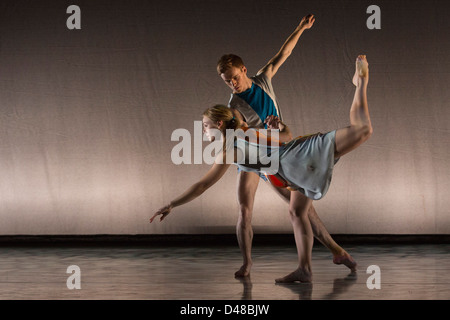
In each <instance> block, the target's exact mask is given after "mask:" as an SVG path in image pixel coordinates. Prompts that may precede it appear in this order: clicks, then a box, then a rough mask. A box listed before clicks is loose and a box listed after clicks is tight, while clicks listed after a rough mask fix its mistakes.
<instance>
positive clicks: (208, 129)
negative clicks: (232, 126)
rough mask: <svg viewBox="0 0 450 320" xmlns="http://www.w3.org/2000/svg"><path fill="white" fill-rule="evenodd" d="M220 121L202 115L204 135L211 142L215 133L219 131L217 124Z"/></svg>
mask: <svg viewBox="0 0 450 320" xmlns="http://www.w3.org/2000/svg"><path fill="white" fill-rule="evenodd" d="M221 123H222V121H219V122H218V123H217V122H213V121H212V120H211V119H210V118H208V117H207V116H203V133H204V134H205V135H206V137H207V138H208V139H209V141H211V142H212V141H214V140H215V139H216V136H217V133H219V132H220V129H219V126H220V125H221ZM214 130H216V131H214Z"/></svg>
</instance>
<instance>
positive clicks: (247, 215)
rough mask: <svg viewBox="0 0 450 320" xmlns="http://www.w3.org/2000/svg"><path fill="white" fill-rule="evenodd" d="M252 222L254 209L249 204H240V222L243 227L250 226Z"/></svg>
mask: <svg viewBox="0 0 450 320" xmlns="http://www.w3.org/2000/svg"><path fill="white" fill-rule="evenodd" d="M251 223H252V210H251V208H250V207H249V206H246V205H240V206H239V224H240V225H241V226H242V227H246V226H250V225H251Z"/></svg>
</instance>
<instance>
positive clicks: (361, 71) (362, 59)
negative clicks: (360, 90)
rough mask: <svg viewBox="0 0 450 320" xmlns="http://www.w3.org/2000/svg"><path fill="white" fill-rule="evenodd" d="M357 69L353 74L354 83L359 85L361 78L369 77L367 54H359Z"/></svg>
mask: <svg viewBox="0 0 450 320" xmlns="http://www.w3.org/2000/svg"><path fill="white" fill-rule="evenodd" d="M355 64H356V68H355V69H356V70H355V74H354V75H353V81H352V82H353V84H354V85H355V86H356V87H357V86H358V83H359V81H358V80H359V79H361V78H364V79H367V78H368V77H369V63H368V62H367V58H366V56H365V55H359V56H358V57H357V58H356V62H355Z"/></svg>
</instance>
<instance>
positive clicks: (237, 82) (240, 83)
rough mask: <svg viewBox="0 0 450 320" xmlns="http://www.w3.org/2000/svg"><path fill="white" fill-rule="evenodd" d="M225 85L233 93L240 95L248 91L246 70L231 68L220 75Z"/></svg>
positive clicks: (243, 68)
mask: <svg viewBox="0 0 450 320" xmlns="http://www.w3.org/2000/svg"><path fill="white" fill-rule="evenodd" d="M220 77H221V78H222V80H223V81H225V83H226V85H227V86H228V87H230V89H231V90H233V93H241V92H244V91H245V90H247V89H249V87H248V81H247V68H245V67H240V68H237V67H231V68H230V69H228V70H227V71H225V72H224V73H222V74H221V75H220Z"/></svg>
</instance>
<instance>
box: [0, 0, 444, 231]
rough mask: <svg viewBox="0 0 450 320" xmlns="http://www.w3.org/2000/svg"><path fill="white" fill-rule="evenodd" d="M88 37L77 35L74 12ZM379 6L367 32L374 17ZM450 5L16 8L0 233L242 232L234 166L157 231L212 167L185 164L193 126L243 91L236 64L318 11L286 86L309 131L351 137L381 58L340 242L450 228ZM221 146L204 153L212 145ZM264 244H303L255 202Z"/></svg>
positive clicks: (11, 15)
mask: <svg viewBox="0 0 450 320" xmlns="http://www.w3.org/2000/svg"><path fill="white" fill-rule="evenodd" d="M71 4H76V5H78V6H79V7H80V8H81V30H69V29H67V27H66V20H67V18H68V17H69V16H70V15H69V14H67V13H66V9H67V7H68V6H69V5H71ZM372 4H376V5H378V6H379V7H380V9H381V29H380V30H369V29H368V28H367V27H366V20H367V19H368V18H369V16H370V15H369V14H367V13H366V9H367V7H368V6H369V5H372ZM449 8H450V5H448V1H400V0H395V1H394V0H390V1H381V0H376V1H358V0H353V1H343V0H339V1H336V0H326V1H325V0H319V1H283V0H282V1H275V0H273V1H263V0H252V1H250V0H240V1H234V0H229V1H208V0H201V1H200V0H199V1H194V0H176V1H175V0H167V1H135V0H127V1H117V0H114V1H109V0H108V1H106V0H103V1H81V0H75V1H70V2H69V1H2V2H1V4H0V152H1V153H0V234H3V235H17V234H37V235H40V234H173V233H222V232H227V233H228V232H231V233H232V232H234V228H235V227H234V226H235V223H236V218H237V212H238V210H237V204H236V191H235V188H236V176H237V173H236V169H235V168H234V167H232V168H231V169H230V170H229V171H228V172H227V174H226V175H225V177H224V178H223V179H222V180H221V181H219V182H218V183H217V184H216V185H215V186H214V187H213V188H212V189H210V190H208V191H207V192H206V193H205V194H204V195H203V196H202V197H201V198H200V199H197V200H195V201H193V202H192V203H190V204H188V205H186V206H184V207H181V208H177V209H176V210H175V211H174V212H173V214H172V215H171V216H169V217H168V218H167V220H166V221H165V222H164V223H159V222H158V223H156V224H152V225H150V224H149V223H148V219H149V217H150V216H151V215H152V214H153V212H154V211H155V210H157V209H158V208H159V207H161V206H162V205H164V204H165V203H167V202H168V201H169V200H170V199H172V198H173V197H175V196H177V195H179V194H180V193H181V192H182V191H183V190H184V189H185V188H187V187H188V186H189V185H190V184H191V183H193V182H194V181H195V179H197V178H199V177H200V176H201V175H202V174H204V173H205V172H206V171H207V170H208V165H205V164H203V165H179V166H177V165H174V164H173V163H172V161H171V157H170V156H171V150H172V148H173V147H174V146H175V145H176V144H177V142H172V141H171V134H172V132H173V131H174V130H175V129H177V128H186V129H188V130H189V131H191V132H192V131H193V126H194V121H195V120H200V119H201V113H202V111H203V110H204V109H205V108H207V107H209V106H211V105H213V104H216V103H227V101H228V99H229V95H230V91H229V89H228V88H227V87H226V86H225V84H224V83H223V82H222V80H221V79H220V78H219V76H218V75H217V74H216V71H215V64H216V61H217V60H218V58H219V57H220V56H221V55H222V54H223V53H230V52H232V53H236V54H239V55H240V56H242V57H243V59H244V61H245V63H246V65H247V68H248V70H249V73H250V74H254V73H255V72H257V70H258V69H259V68H260V67H262V66H263V65H264V64H265V63H266V62H267V61H268V60H269V59H270V58H271V57H272V56H273V55H274V54H275V53H276V52H277V51H278V49H279V48H280V47H281V45H282V44H283V42H284V41H285V39H286V38H287V36H289V34H290V33H291V32H292V31H293V30H294V28H295V27H296V25H297V24H298V23H299V22H300V19H301V18H302V17H303V16H304V15H306V14H308V13H314V14H315V15H316V23H315V25H314V27H313V28H312V29H311V30H309V31H306V32H305V33H304V35H303V36H302V38H301V39H300V42H299V44H298V46H297V47H296V49H295V51H294V52H293V54H292V55H291V57H290V58H289V59H288V61H287V62H286V63H285V65H283V67H282V68H281V69H280V71H279V73H278V74H277V75H276V77H275V78H274V80H273V84H274V86H275V90H276V93H277V96H278V99H279V102H280V105H281V108H282V111H283V114H284V116H285V120H286V122H287V123H288V124H289V125H290V126H291V127H292V129H293V131H294V134H295V135H301V134H305V133H313V132H317V131H328V130H333V129H335V128H338V127H342V126H346V125H347V124H348V111H349V107H350V103H351V101H352V97H353V86H352V84H351V77H352V75H353V72H354V60H355V57H356V56H357V55H358V54H366V55H367V57H368V60H369V63H370V70H371V75H370V84H369V104H370V111H371V116H372V119H373V126H374V130H375V131H374V134H373V136H372V138H371V139H370V140H369V141H368V142H367V143H366V144H365V145H363V146H362V147H361V148H359V149H358V150H356V151H355V152H353V153H352V154H350V155H348V156H346V157H345V158H343V159H342V160H341V161H340V162H339V164H338V165H337V167H336V169H335V174H334V177H333V183H332V186H331V188H330V190H329V193H328V194H327V196H326V197H325V198H324V199H323V200H320V201H318V202H315V206H316V208H317V211H318V213H319V216H320V217H321V218H322V220H323V221H324V223H325V224H326V226H327V228H328V230H329V232H331V233H346V234H347V233H348V234H373V233H382V234H383V233H384V234H447V233H450V209H449V208H450V196H449V191H450V165H449V160H448V159H449V156H450V138H449V133H450V103H449V101H450V93H449V91H450V90H449V83H450V63H449V60H450V59H449V53H450V46H449V34H450V32H449V31H450V30H449V26H450V22H449V16H448V15H449V13H450V10H449ZM204 146H206V143H205V144H204ZM253 223H254V226H255V230H256V232H275V233H285V232H290V231H291V226H290V222H289V218H288V212H287V205H286V204H285V203H284V202H283V201H282V200H281V199H280V198H279V197H278V196H277V195H276V194H275V193H274V192H273V191H272V190H271V189H270V188H269V187H268V186H266V185H264V184H261V185H260V188H259V189H258V192H257V199H256V207H255V213H254V218H253Z"/></svg>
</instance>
